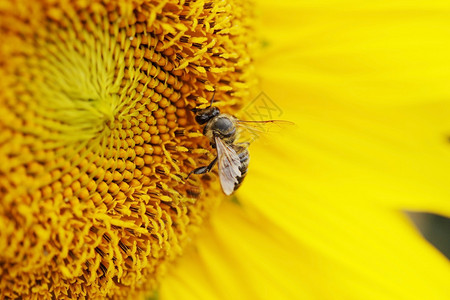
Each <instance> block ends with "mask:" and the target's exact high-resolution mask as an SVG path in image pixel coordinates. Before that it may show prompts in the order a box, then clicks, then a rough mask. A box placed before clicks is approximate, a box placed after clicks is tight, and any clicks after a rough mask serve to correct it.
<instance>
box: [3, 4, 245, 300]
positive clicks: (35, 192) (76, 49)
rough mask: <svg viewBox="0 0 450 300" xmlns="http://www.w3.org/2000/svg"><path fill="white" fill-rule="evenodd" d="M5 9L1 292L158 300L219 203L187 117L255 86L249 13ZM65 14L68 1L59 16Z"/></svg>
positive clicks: (202, 7)
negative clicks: (161, 285) (163, 281)
mask: <svg viewBox="0 0 450 300" xmlns="http://www.w3.org/2000/svg"><path fill="white" fill-rule="evenodd" d="M53 2H54V1H48V2H46V1H40V2H32V1H23V3H17V1H12V3H9V4H8V3H5V4H2V6H1V7H0V33H1V35H0V38H1V40H0V67H1V68H0V78H2V80H0V113H1V115H0V130H1V135H0V162H1V163H0V200H1V203H0V226H1V228H2V230H1V231H0V266H1V269H0V290H1V292H0V293H1V295H2V297H3V296H9V297H18V296H27V295H28V296H30V295H33V294H35V295H41V296H45V297H53V298H61V297H62V296H63V295H66V296H69V297H73V298H76V297H79V296H88V297H89V298H97V297H99V298H101V297H104V296H115V297H118V298H123V297H133V296H135V295H136V294H139V293H143V292H146V291H151V290H153V289H155V287H156V286H157V283H158V279H159V278H160V277H161V274H163V273H164V270H165V268H167V265H168V263H169V262H170V261H172V260H173V259H174V258H175V257H177V256H178V255H180V254H181V253H182V250H183V247H184V246H185V245H186V244H187V243H188V242H189V241H190V240H191V239H192V236H193V234H194V233H195V231H196V230H197V229H198V228H199V227H200V225H201V223H202V221H203V220H204V219H205V218H206V217H207V216H208V214H209V212H210V211H211V209H212V208H213V207H214V206H215V205H216V204H217V202H218V200H219V198H220V196H219V195H220V192H219V184H218V182H217V180H216V176H215V175H214V174H212V175H205V176H203V177H197V178H195V177H193V178H190V179H189V180H187V181H185V180H184V178H185V177H186V175H187V174H188V173H189V172H190V171H191V170H193V169H194V168H195V167H198V166H200V165H203V164H207V163H209V161H210V160H211V159H212V158H213V156H212V155H213V153H212V152H211V151H210V150H211V149H210V147H209V145H208V141H207V139H206V138H205V137H203V135H202V134H201V133H199V127H198V125H197V124H196V123H195V121H193V116H192V113H191V111H190V109H192V108H194V107H198V106H200V105H205V104H206V103H208V101H209V99H210V97H211V95H212V91H213V90H216V91H217V93H216V99H220V100H221V101H219V103H218V105H220V106H221V109H222V110H223V111H228V112H233V108H234V109H235V108H236V107H238V106H239V105H240V104H241V103H242V101H243V99H245V98H246V97H248V88H249V86H250V85H251V83H250V80H251V79H252V69H251V66H250V63H251V60H250V58H249V54H248V53H249V47H250V45H251V43H250V42H251V41H252V37H251V36H250V29H249V26H248V24H247V23H248V22H249V16H248V13H249V12H250V11H251V9H250V8H249V7H248V6H249V4H247V3H245V4H244V3H242V2H238V1H236V3H235V2H234V1H219V2H204V1H180V2H178V1H145V3H142V4H134V3H131V2H129V3H128V2H126V3H121V2H109V1H105V2H102V1H100V2H95V3H94V2H92V3H91V2H89V1H86V2H84V1H63V2H57V3H53ZM62 3H64V4H62Z"/></svg>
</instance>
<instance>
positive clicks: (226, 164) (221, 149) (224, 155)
mask: <svg viewBox="0 0 450 300" xmlns="http://www.w3.org/2000/svg"><path fill="white" fill-rule="evenodd" d="M215 139H216V148H217V156H218V164H219V178H220V184H221V185H222V190H223V192H224V193H225V194H226V195H227V196H229V195H231V194H232V193H233V191H234V186H235V184H237V183H238V180H237V178H238V177H239V176H241V171H239V166H240V164H241V161H240V159H239V156H238V155H237V153H236V151H235V150H234V149H233V148H232V147H231V146H229V145H227V144H225V143H224V142H223V141H222V140H221V139H220V138H218V137H216V138H215Z"/></svg>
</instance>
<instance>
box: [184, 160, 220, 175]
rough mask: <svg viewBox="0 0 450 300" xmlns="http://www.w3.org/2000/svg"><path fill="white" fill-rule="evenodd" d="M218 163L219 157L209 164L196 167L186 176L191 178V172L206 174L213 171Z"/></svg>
mask: <svg viewBox="0 0 450 300" xmlns="http://www.w3.org/2000/svg"><path fill="white" fill-rule="evenodd" d="M216 163H217V157H216V158H214V160H213V161H212V162H211V163H210V164H209V165H207V166H203V167H198V168H196V169H194V170H193V171H191V172H190V173H189V175H188V176H187V177H186V179H188V178H189V176H191V174H205V173H208V172H209V171H211V169H212V168H213V167H214V165H215V164H216Z"/></svg>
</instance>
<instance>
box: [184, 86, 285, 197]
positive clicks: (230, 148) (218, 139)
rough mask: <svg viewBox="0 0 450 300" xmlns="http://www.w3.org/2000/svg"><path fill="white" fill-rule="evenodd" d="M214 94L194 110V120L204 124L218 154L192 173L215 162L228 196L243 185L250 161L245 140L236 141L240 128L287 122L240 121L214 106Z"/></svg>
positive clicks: (209, 169) (200, 172)
mask: <svg viewBox="0 0 450 300" xmlns="http://www.w3.org/2000/svg"><path fill="white" fill-rule="evenodd" d="M214 95H215V92H214V93H213V96H212V99H211V104H210V106H209V107H207V108H205V109H193V112H194V113H195V121H196V122H197V123H198V124H199V125H202V126H204V128H203V135H205V136H206V137H207V138H208V139H209V142H210V144H211V146H212V147H213V148H215V149H216V150H217V156H216V158H214V160H213V161H212V162H211V163H210V164H209V165H207V166H202V167H198V168H196V169H194V170H193V171H191V172H190V173H189V175H188V177H189V176H190V175H191V174H205V173H208V172H210V171H211V169H212V168H213V167H214V166H215V164H218V169H219V179H220V184H221V186H222V190H223V192H224V193H225V194H226V195H227V196H229V195H231V194H232V193H233V192H234V191H236V190H237V189H238V188H239V187H240V186H241V184H242V181H243V180H244V178H245V176H246V175H247V170H248V166H249V163H250V154H249V151H248V146H249V145H250V143H248V142H236V141H237V139H238V136H239V130H238V128H239V127H247V128H248V127H250V126H254V125H250V126H249V124H269V123H271V124H273V123H283V122H287V121H281V120H267V121H243V120H239V119H237V118H235V117H233V116H231V115H228V114H224V113H221V112H220V110H219V108H217V107H213V106H212V105H213V103H214ZM287 123H290V122H287Z"/></svg>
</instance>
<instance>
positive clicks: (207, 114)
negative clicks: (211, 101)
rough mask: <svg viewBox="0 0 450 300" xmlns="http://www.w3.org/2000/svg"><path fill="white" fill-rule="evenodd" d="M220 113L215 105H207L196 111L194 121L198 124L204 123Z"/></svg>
mask: <svg viewBox="0 0 450 300" xmlns="http://www.w3.org/2000/svg"><path fill="white" fill-rule="evenodd" d="M219 114H220V110H219V109H218V108H217V107H208V108H205V109H200V110H197V111H196V114H195V121H196V122H197V123H198V124H200V125H203V124H206V123H207V122H208V121H209V120H211V119H212V118H214V117H216V116H218V115H219Z"/></svg>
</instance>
